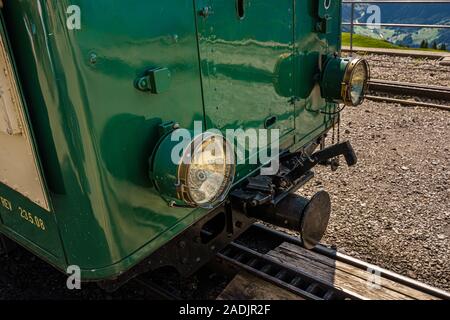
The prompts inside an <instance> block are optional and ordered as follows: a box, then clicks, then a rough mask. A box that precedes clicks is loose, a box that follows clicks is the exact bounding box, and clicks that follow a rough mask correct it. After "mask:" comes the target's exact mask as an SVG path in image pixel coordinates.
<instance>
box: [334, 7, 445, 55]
mask: <svg viewBox="0 0 450 320" xmlns="http://www.w3.org/2000/svg"><path fill="white" fill-rule="evenodd" d="M342 3H343V4H350V5H351V13H350V20H351V21H350V22H343V23H342V25H344V26H350V56H352V55H353V35H354V34H355V26H367V24H366V23H360V22H355V4H374V3H403V4H450V0H384V1H376V0H372V1H371V0H343V1H342ZM377 25H378V26H380V27H396V28H434V29H450V25H445V24H411V23H378V24H377Z"/></svg>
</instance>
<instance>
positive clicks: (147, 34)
mask: <svg viewBox="0 0 450 320" xmlns="http://www.w3.org/2000/svg"><path fill="white" fill-rule="evenodd" d="M69 5H78V6H79V7H80V8H81V13H82V24H81V30H68V29H67V27H66V20H67V17H68V14H67V13H66V12H67V8H68V6H69ZM125 7H126V10H125V9H124V2H123V1H118V0H116V1H111V0H108V1H107V0H104V1H95V2H93V1H89V0H79V1H70V3H69V2H68V1H29V0H20V1H14V2H8V3H6V4H5V8H4V13H5V15H6V18H7V27H8V32H9V33H10V36H11V39H12V41H11V42H12V47H13V50H14V54H15V56H16V59H17V62H18V66H19V68H18V69H19V74H20V78H21V82H22V84H23V87H24V92H25V96H26V99H27V101H28V102H29V112H30V115H31V118H32V120H33V126H34V130H35V132H36V136H37V138H38V139H37V140H38V142H37V145H38V149H39V151H40V154H41V155H43V156H42V157H43V165H44V171H45V176H46V178H48V180H49V181H50V182H49V188H50V196H51V202H52V204H53V207H54V211H55V216H56V219H57V221H58V224H59V227H60V233H61V236H62V239H63V244H64V249H65V251H66V253H67V262H68V263H69V264H78V265H80V266H81V267H82V268H83V269H85V277H91V278H92V277H95V278H98V277H103V276H111V274H107V273H110V272H117V271H118V270H123V269H125V268H128V267H130V266H131V265H132V264H135V263H137V262H138V261H139V260H140V259H142V258H143V257H145V256H147V255H148V254H150V253H151V252H152V251H154V250H156V249H157V248H158V247H159V246H161V245H162V244H164V243H165V242H167V241H168V240H170V239H171V238H172V237H173V236H174V235H176V234H177V233H178V232H180V231H181V230H183V229H184V228H186V227H187V226H189V225H190V224H192V222H193V221H194V220H195V219H197V218H199V217H200V216H202V215H203V214H204V212H202V211H199V212H198V213H197V212H195V211H194V210H192V209H174V208H169V207H168V206H167V203H165V202H164V200H163V199H162V198H161V197H160V196H159V194H158V193H157V192H156V190H155V189H154V188H153V187H152V185H151V183H150V180H149V178H148V158H149V156H150V153H151V151H152V150H153V147H154V146H155V145H156V143H157V140H158V136H157V130H158V129H157V128H158V125H159V124H160V123H161V122H163V121H168V120H174V121H177V122H178V123H180V125H181V126H183V127H186V128H191V127H193V122H194V121H195V120H203V102H202V96H201V87H200V77H199V65H198V51H197V42H196V33H195V22H194V15H193V3H192V1H183V2H182V3H180V1H175V0H173V1H164V2H157V1H134V2H131V3H127V4H126V5H125ZM155 67H162V68H168V69H169V70H170V72H171V75H172V79H171V83H170V88H169V90H167V91H166V92H164V93H162V94H158V95H153V94H151V93H148V92H141V91H139V90H137V89H136V88H135V86H134V81H135V79H136V78H137V77H139V76H140V75H142V73H143V72H144V71H145V70H147V69H149V68H155ZM180 110H182V112H180ZM55 163H56V164H57V165H56V166H53V164H55ZM14 198H16V197H14ZM14 198H13V200H14ZM17 198H18V197H17ZM197 215H198V216H197ZM24 236H25V237H27V238H28V236H27V233H26V232H24ZM43 249H45V250H49V249H48V248H43ZM40 253H41V254H42V252H40ZM63 267H64V266H61V268H63ZM103 268H106V269H104V270H103Z"/></svg>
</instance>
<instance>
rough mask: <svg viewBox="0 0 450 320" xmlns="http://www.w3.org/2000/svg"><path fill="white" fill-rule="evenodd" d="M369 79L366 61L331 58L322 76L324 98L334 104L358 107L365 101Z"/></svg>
mask: <svg viewBox="0 0 450 320" xmlns="http://www.w3.org/2000/svg"><path fill="white" fill-rule="evenodd" d="M369 78H370V69H369V65H368V63H367V61H366V60H364V59H359V58H357V59H351V58H346V59H342V58H330V59H328V60H327V62H326V64H325V68H324V70H323V74H322V81H321V89H322V96H323V97H324V98H325V99H327V100H329V101H332V102H337V103H344V104H345V105H348V106H358V105H360V104H361V103H363V101H364V97H365V94H366V91H367V87H368V84H369Z"/></svg>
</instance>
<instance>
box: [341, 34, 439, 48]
mask: <svg viewBox="0 0 450 320" xmlns="http://www.w3.org/2000/svg"><path fill="white" fill-rule="evenodd" d="M342 45H343V46H350V33H348V32H343V33H342ZM353 46H354V47H363V48H386V49H406V50H420V51H435V52H442V50H436V49H429V48H428V49H425V48H408V47H402V46H398V45H396V44H393V43H391V42H389V41H386V40H382V39H375V38H371V37H367V36H362V35H359V34H354V35H353Z"/></svg>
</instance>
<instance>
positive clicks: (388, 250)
mask: <svg viewBox="0 0 450 320" xmlns="http://www.w3.org/2000/svg"><path fill="white" fill-rule="evenodd" d="M449 115H450V114H449V113H448V111H440V110H434V109H427V108H418V107H417V108H412V107H402V106H399V105H393V104H386V103H376V102H371V101H367V102H365V103H364V105H362V106H361V107H358V108H347V109H346V110H345V111H344V114H343V116H342V129H341V132H342V139H345V140H350V141H351V142H352V144H353V146H354V148H355V151H356V152H357V155H358V158H359V163H358V164H357V165H356V166H355V167H352V168H347V167H346V166H345V165H342V166H341V167H340V168H339V170H338V171H337V172H331V170H330V169H329V168H325V167H322V168H318V169H317V170H316V179H315V180H314V181H313V182H312V183H310V184H308V185H307V186H305V188H303V190H300V192H301V193H303V194H307V195H312V194H313V193H315V192H316V191H318V190H321V189H324V190H327V191H328V192H330V194H331V196H332V201H333V213H332V218H331V221H330V226H329V229H328V232H327V234H326V236H325V238H324V242H325V243H327V244H329V245H333V246H336V247H337V248H338V249H339V250H340V251H342V252H344V253H347V254H349V255H351V256H354V257H357V258H360V259H363V260H366V261H368V262H370V263H373V264H375V265H379V266H381V267H384V268H387V269H389V270H392V271H395V272H398V273H400V274H403V275H405V276H408V277H411V278H413V279H417V280H420V281H423V282H425V283H427V284H430V285H433V286H436V287H439V288H441V289H446V290H450V185H449V180H450V166H449V163H450V117H449ZM342 164H344V161H342Z"/></svg>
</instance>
